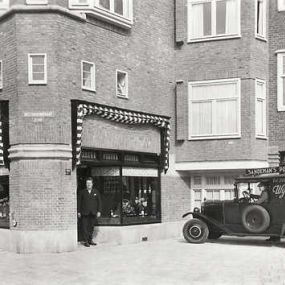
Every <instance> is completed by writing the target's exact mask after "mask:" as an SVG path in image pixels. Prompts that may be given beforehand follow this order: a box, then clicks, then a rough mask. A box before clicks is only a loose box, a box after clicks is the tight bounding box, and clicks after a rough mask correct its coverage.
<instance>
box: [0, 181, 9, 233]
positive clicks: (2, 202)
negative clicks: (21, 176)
mask: <svg viewBox="0 0 285 285" xmlns="http://www.w3.org/2000/svg"><path fill="white" fill-rule="evenodd" d="M0 228H9V185H8V177H5V176H2V177H0Z"/></svg>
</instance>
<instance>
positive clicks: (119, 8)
mask: <svg viewBox="0 0 285 285" xmlns="http://www.w3.org/2000/svg"><path fill="white" fill-rule="evenodd" d="M114 4H115V5H114V10H115V13H117V14H120V15H123V14H124V7H123V5H124V4H123V0H115V2H114Z"/></svg>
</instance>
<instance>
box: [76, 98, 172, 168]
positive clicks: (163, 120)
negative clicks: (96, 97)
mask: <svg viewBox="0 0 285 285" xmlns="http://www.w3.org/2000/svg"><path fill="white" fill-rule="evenodd" d="M92 115H93V116H98V117H100V118H104V119H106V120H110V121H114V122H117V123H122V124H132V125H135V124H136V125H152V126H155V127H157V128H159V129H161V130H162V132H161V133H162V138H161V139H162V144H161V145H162V149H161V155H162V156H163V160H164V161H163V164H164V165H163V166H164V170H165V172H166V171H167V169H168V167H169V146H170V121H169V118H168V117H163V116H156V115H151V114H146V113H140V112H133V111H127V110H124V109H120V108H113V107H106V106H103V105H99V104H96V103H90V104H89V103H88V104H78V105H77V125H76V150H75V156H76V165H79V164H80V163H81V162H80V156H81V144H82V128H83V120H84V118H85V117H86V116H92Z"/></svg>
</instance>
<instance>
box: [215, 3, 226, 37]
mask: <svg viewBox="0 0 285 285" xmlns="http://www.w3.org/2000/svg"><path fill="white" fill-rule="evenodd" d="M226 2H227V1H226V0H223V1H218V2H217V10H216V21H217V24H216V33H217V35H220V34H225V33H226Z"/></svg>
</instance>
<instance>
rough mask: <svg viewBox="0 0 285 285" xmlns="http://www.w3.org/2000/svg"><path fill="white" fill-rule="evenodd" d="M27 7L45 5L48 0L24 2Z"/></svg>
mask: <svg viewBox="0 0 285 285" xmlns="http://www.w3.org/2000/svg"><path fill="white" fill-rule="evenodd" d="M26 4H27V5H47V4H48V0H26Z"/></svg>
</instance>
